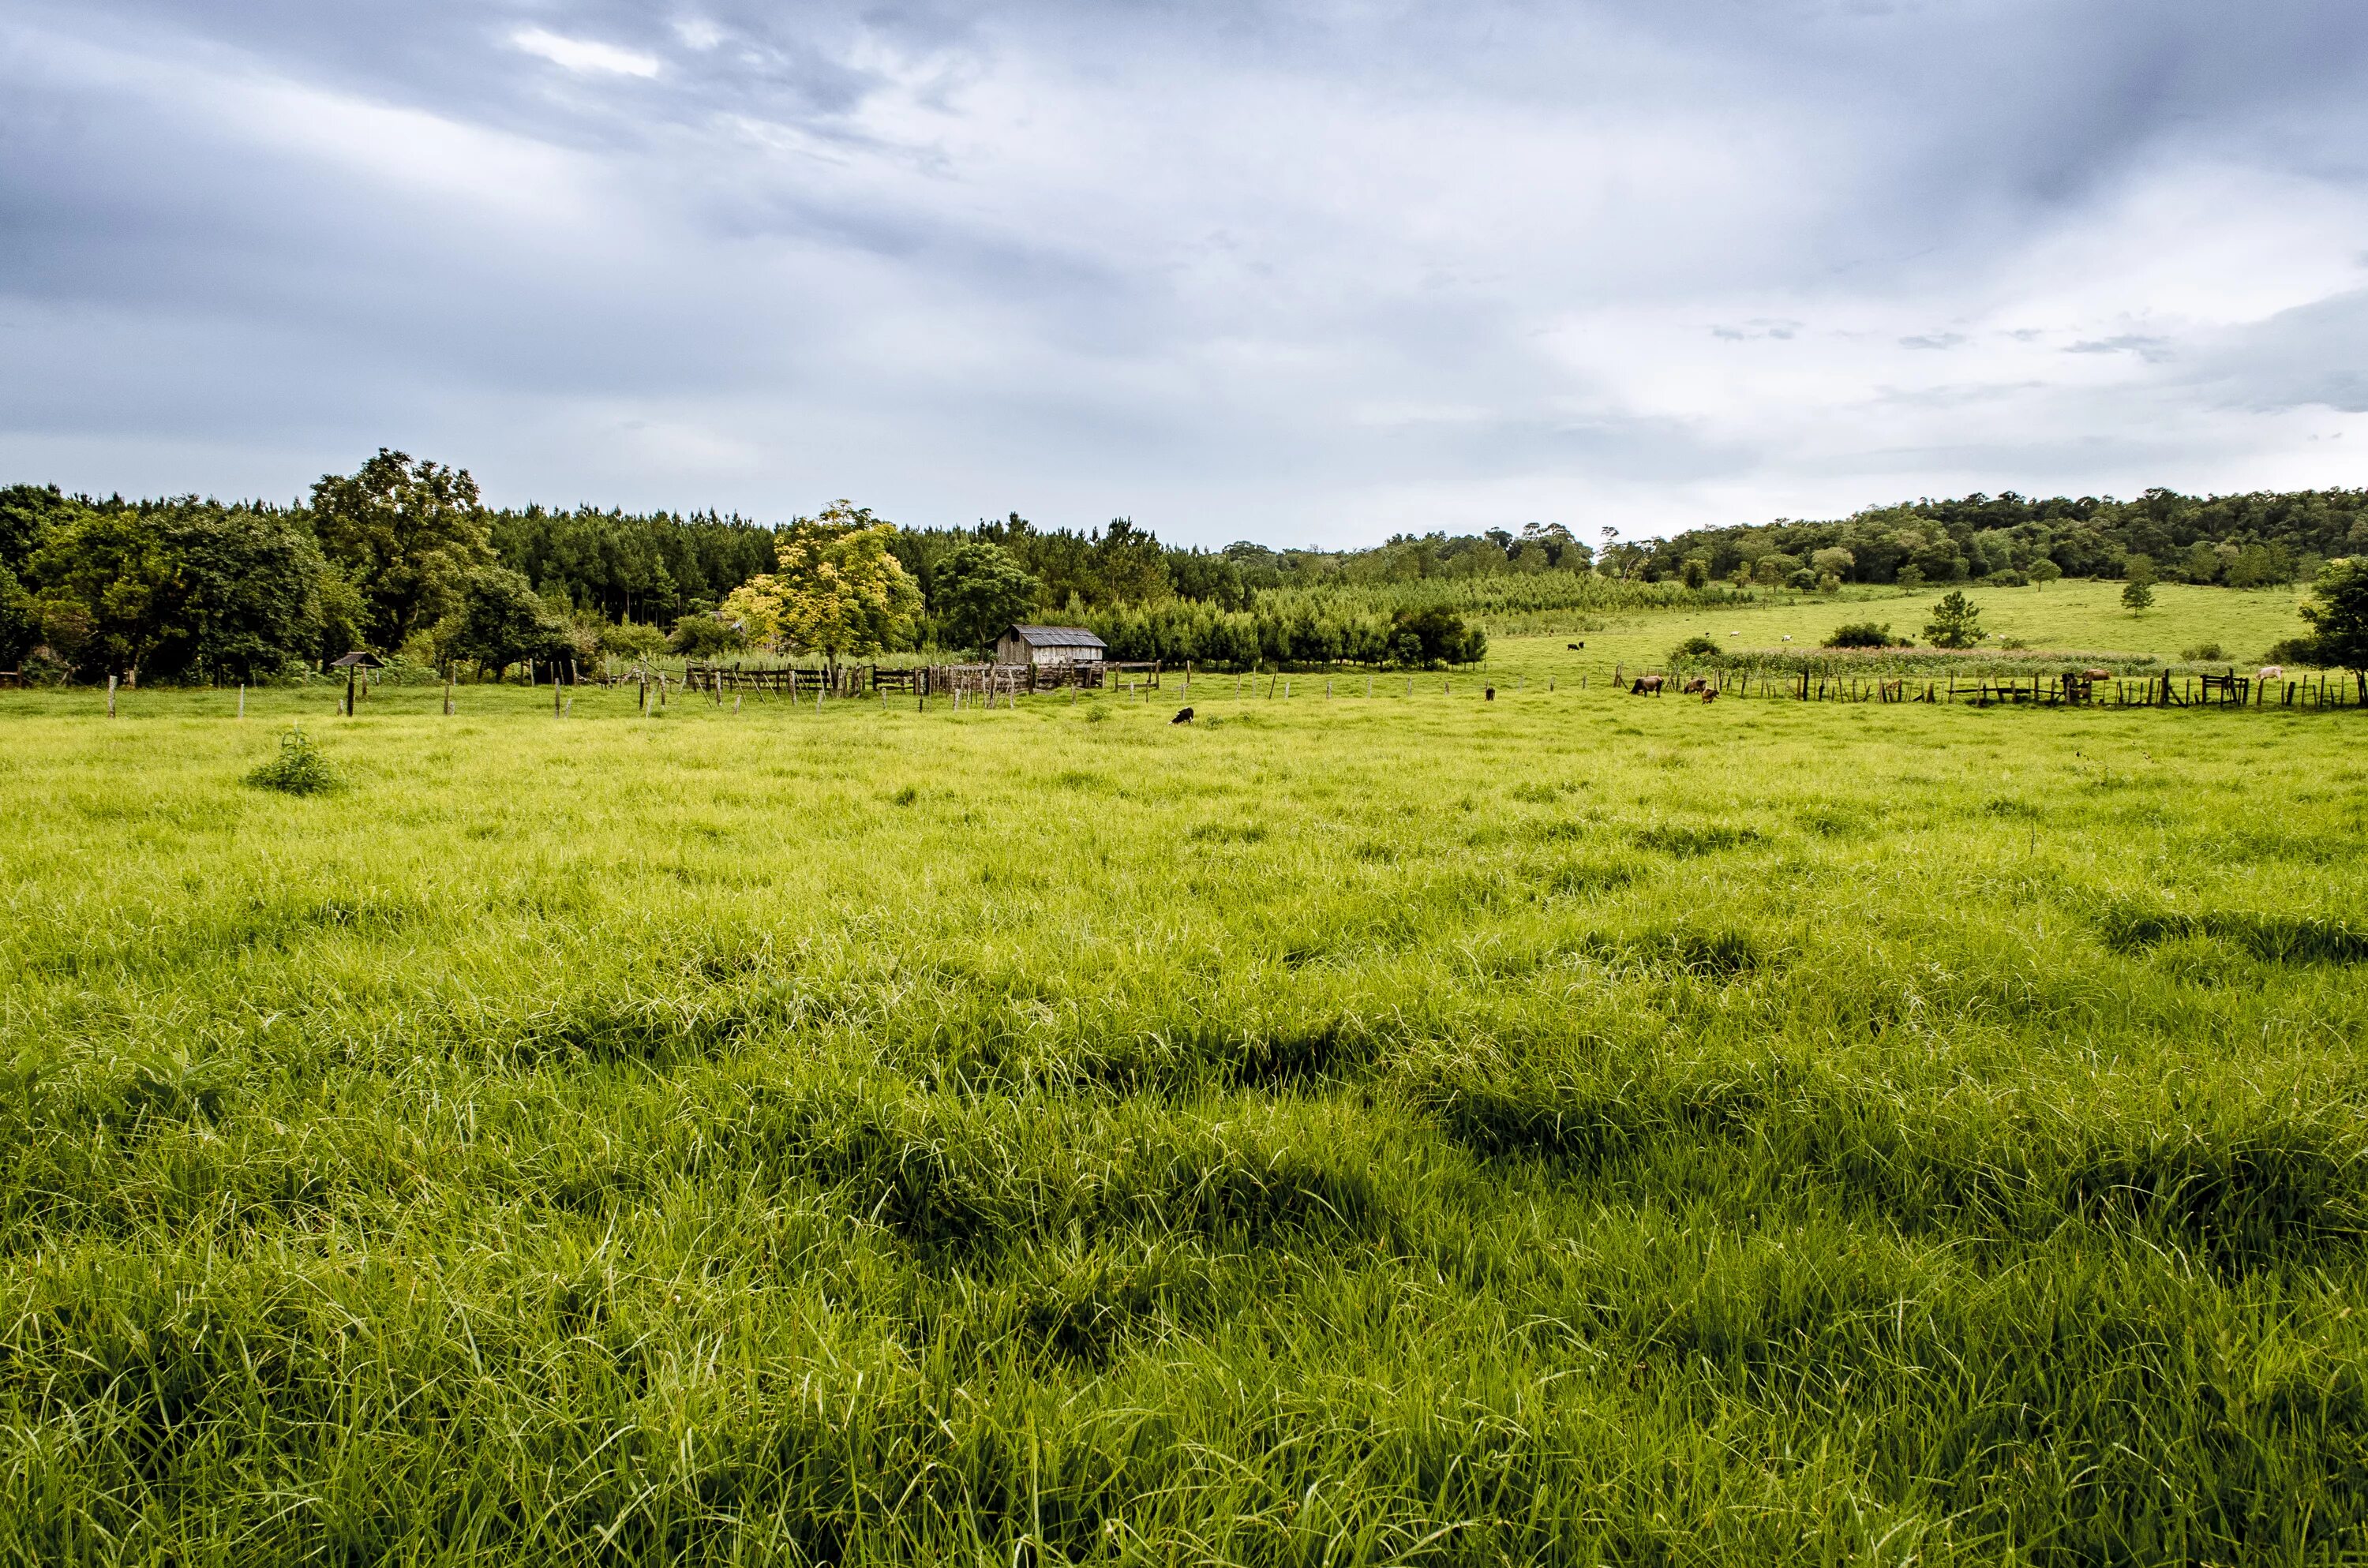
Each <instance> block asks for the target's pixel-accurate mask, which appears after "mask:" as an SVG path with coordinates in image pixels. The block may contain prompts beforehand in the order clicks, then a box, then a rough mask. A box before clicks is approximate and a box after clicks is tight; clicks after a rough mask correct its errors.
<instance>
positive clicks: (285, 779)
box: [246, 729, 338, 795]
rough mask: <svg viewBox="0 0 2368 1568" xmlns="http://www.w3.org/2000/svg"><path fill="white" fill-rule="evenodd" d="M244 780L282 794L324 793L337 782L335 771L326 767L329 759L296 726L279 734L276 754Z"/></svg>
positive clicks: (261, 788) (333, 787)
mask: <svg viewBox="0 0 2368 1568" xmlns="http://www.w3.org/2000/svg"><path fill="white" fill-rule="evenodd" d="M246 781H247V782H248V783H249V784H252V785H254V786H255V787H256V789H258V790H279V792H280V793H281V794H283V795H323V794H326V793H328V791H330V790H334V789H336V787H337V784H338V778H337V770H336V768H334V767H330V766H329V759H328V758H327V757H325V756H322V755H321V753H320V751H319V749H318V748H317V747H315V746H314V745H313V743H312V741H311V740H310V739H308V738H307V737H306V736H305V733H304V732H303V731H302V730H295V729H291V730H290V731H289V732H288V733H286V734H284V735H282V736H280V737H279V756H275V757H273V758H272V759H271V760H270V761H268V762H266V763H264V764H263V765H262V766H261V767H257V768H256V770H255V771H254V772H252V773H250V774H248V775H247V776H246Z"/></svg>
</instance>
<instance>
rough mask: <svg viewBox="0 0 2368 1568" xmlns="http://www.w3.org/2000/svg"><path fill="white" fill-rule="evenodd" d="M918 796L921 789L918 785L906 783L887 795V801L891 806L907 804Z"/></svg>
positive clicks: (919, 796)
mask: <svg viewBox="0 0 2368 1568" xmlns="http://www.w3.org/2000/svg"><path fill="white" fill-rule="evenodd" d="M920 798H921V791H920V789H919V787H918V786H916V785H912V784H907V785H905V787H904V788H903V789H902V790H897V791H896V792H895V793H894V794H893V795H891V796H889V797H888V803H889V804H890V805H892V806H909V805H911V804H912V803H913V802H914V801H917V800H919V799H920Z"/></svg>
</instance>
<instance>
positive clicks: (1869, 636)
mask: <svg viewBox="0 0 2368 1568" xmlns="http://www.w3.org/2000/svg"><path fill="white" fill-rule="evenodd" d="M1826 646H1827V647H1828V648H1905V647H1907V646H1909V643H1908V641H1907V638H1905V637H1894V636H1893V635H1892V634H1891V623H1890V622H1889V621H1884V623H1883V624H1882V625H1880V626H1877V625H1876V624H1875V623H1874V622H1873V621H1871V620H1853V621H1850V622H1849V623H1848V624H1847V625H1842V626H1837V627H1835V628H1834V634H1833V635H1832V636H1831V637H1828V638H1827V639H1826Z"/></svg>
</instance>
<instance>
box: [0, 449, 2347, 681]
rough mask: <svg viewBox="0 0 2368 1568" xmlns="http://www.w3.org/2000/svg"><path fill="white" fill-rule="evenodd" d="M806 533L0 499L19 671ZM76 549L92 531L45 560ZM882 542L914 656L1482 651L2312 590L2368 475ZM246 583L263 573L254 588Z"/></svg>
mask: <svg viewBox="0 0 2368 1568" xmlns="http://www.w3.org/2000/svg"><path fill="white" fill-rule="evenodd" d="M864 515H865V516H866V517H869V516H870V515H869V514H868V513H866V514H864ZM109 519H113V521H109ZM872 521H875V522H877V521H879V519H872ZM785 537H787V536H786V535H785V534H784V533H783V531H782V530H781V529H779V528H773V527H769V526H765V525H759V524H757V523H753V522H750V521H748V520H746V519H744V518H741V517H719V516H717V515H716V514H714V513H712V512H711V513H704V514H696V515H690V516H683V515H678V514H673V513H654V514H646V515H630V514H626V513H622V512H618V511H614V510H612V511H608V512H600V511H595V510H592V509H590V508H588V507H579V508H577V509H576V510H575V511H572V512H557V511H549V510H546V509H544V508H542V507H541V506H528V507H525V508H523V509H518V510H493V509H489V508H487V507H485V506H484V505H483V504H482V501H481V499H480V497H479V495H478V492H477V487H476V484H475V482H474V481H473V480H472V478H471V476H470V475H469V473H468V472H467V471H465V470H456V469H451V468H448V467H445V466H443V465H440V464H438V463H435V462H430V461H425V460H413V459H411V458H409V457H408V456H406V455H405V454H404V453H401V452H393V451H386V450H381V451H380V452H379V453H378V454H377V455H376V456H374V457H373V458H371V459H370V460H369V461H368V462H366V463H364V464H363V465H362V467H361V468H360V469H359V471H357V472H355V473H353V474H351V475H337V474H330V475H324V476H323V478H322V479H321V480H320V482H319V483H316V484H315V485H314V486H313V491H312V495H311V500H310V504H309V505H308V506H297V507H292V508H291V507H279V506H268V505H263V504H259V503H256V504H243V505H239V506H222V505H220V504H218V503H214V502H211V501H199V500H197V499H196V498H194V497H183V498H179V499H173V500H163V501H142V502H136V503H134V502H126V501H123V500H121V499H120V498H113V499H109V500H106V501H98V500H94V499H92V498H89V497H81V496H77V497H67V496H63V495H61V494H59V493H58V492H56V491H55V490H45V489H40V488H37V487H32V486H23V485H19V486H17V487H14V488H12V489H8V490H5V491H0V664H6V663H14V662H17V661H19V660H23V659H26V658H28V657H34V658H35V659H36V662H37V664H41V665H43V666H44V667H50V668H54V669H57V670H63V671H71V672H73V673H74V674H77V675H79V676H82V677H83V678H86V679H97V678H100V677H101V676H104V675H106V674H108V673H114V672H122V673H130V672H131V671H133V670H135V669H136V670H138V671H139V672H140V673H141V674H142V675H144V676H148V677H149V678H151V679H152V680H153V679H156V678H165V679H173V678H197V679H212V680H220V679H225V678H233V677H235V678H242V679H260V678H266V677H268V676H271V675H273V674H276V673H278V672H279V671H281V670H285V669H289V668H293V667H297V666H301V665H304V664H308V663H309V664H314V665H317V664H319V663H320V662H322V661H323V660H324V659H326V658H328V657H331V656H334V655H336V653H342V652H344V651H345V650H347V649H348V648H352V647H357V646H364V645H367V646H370V647H373V648H376V649H378V650H380V651H381V652H382V653H395V652H398V651H401V652H405V653H408V654H410V655H411V656H412V657H413V658H414V659H415V660H416V662H420V663H430V662H447V661H450V659H453V658H455V657H476V656H483V655H480V654H472V653H462V652H461V643H459V642H455V641H454V635H455V632H456V631H457V628H458V618H459V617H460V616H461V612H462V610H463V608H464V605H463V599H464V589H465V586H466V585H467V584H468V583H470V582H471V581H472V580H474V579H473V575H472V574H476V573H478V572H480V571H481V570H483V569H484V568H485V567H487V566H490V565H494V564H496V563H498V564H499V565H501V566H502V567H504V568H506V569H507V570H509V571H512V572H515V573H517V574H519V575H520V576H521V577H522V578H523V579H524V580H525V581H526V582H527V584H528V585H529V586H530V587H531V588H532V590H533V591H534V593H535V596H536V597H538V598H539V599H540V600H541V603H542V605H543V607H544V608H545V609H546V610H547V611H548V612H549V614H550V616H551V617H552V619H554V620H555V621H558V622H562V623H564V625H565V627H566V631H565V633H564V642H565V643H566V645H567V647H568V648H570V649H572V650H573V651H574V656H575V657H578V658H579V659H582V658H589V657H592V656H594V654H595V653H596V652H599V653H618V654H625V655H627V656H643V654H644V653H645V651H646V650H647V649H648V648H649V647H651V646H652V645H653V644H654V642H655V638H654V636H653V635H652V634H651V633H650V632H649V631H647V630H646V629H647V628H649V627H652V626H666V627H673V628H675V629H677V630H676V639H675V641H676V645H677V650H678V651H682V652H685V653H698V654H713V653H722V652H727V651H729V650H730V649H731V648H732V647H733V646H734V636H733V633H732V632H731V631H730V628H729V626H728V624H719V623H715V622H712V621H711V620H709V619H706V618H708V617H709V616H710V614H711V612H712V611H713V610H714V609H715V608H716V607H717V606H718V605H719V604H721V603H722V602H723V601H724V600H725V599H727V598H729V597H731V596H732V595H733V594H734V593H735V592H737V591H741V590H744V589H746V587H747V585H749V584H750V583H751V582H752V581H754V580H755V579H756V578H757V577H759V576H762V575H765V574H769V573H770V572H772V570H773V568H774V565H775V562H776V556H777V552H778V551H779V550H780V546H781V544H782V542H783V540H784V539H785ZM59 540H66V541H71V542H70V543H69V544H68V545H67V547H65V548H61V549H51V548H50V544H51V541H59ZM888 544H889V549H890V551H892V553H893V554H894V558H895V560H896V561H897V562H898V563H899V564H900V565H901V566H902V568H903V570H904V572H905V574H906V575H907V576H909V578H910V579H911V581H912V582H913V583H914V584H915V585H916V586H917V587H918V589H919V591H920V594H921V597H922V614H921V615H920V616H918V617H917V618H904V617H901V616H900V617H898V618H894V619H895V620H896V624H897V625H898V626H899V627H900V628H901V627H905V625H906V624H907V619H910V631H909V632H906V631H899V633H898V636H897V638H895V639H894V640H891V641H890V642H888V643H887V644H886V645H887V646H890V647H902V646H905V645H907V644H908V643H910V642H913V641H915V640H916V639H917V641H918V642H921V643H922V644H925V645H928V646H930V647H935V648H942V649H947V650H962V651H971V650H976V649H978V648H980V647H981V646H983V645H984V644H985V642H988V641H990V640H991V639H992V638H993V636H994V635H995V633H996V632H997V631H1000V630H1001V629H1002V627H1003V626H1004V625H1006V624H1008V623H1009V622H1011V621H1013V620H1021V619H1036V620H1051V621H1056V622H1070V623H1077V624H1083V625H1087V626H1090V627H1092V628H1093V629H1094V630H1096V631H1099V633H1100V634H1101V635H1102V636H1103V637H1104V638H1105V639H1106V640H1107V641H1109V642H1110V644H1111V646H1112V648H1113V650H1114V651H1116V653H1117V654H1118V656H1120V657H1121V658H1125V659H1164V660H1167V661H1169V662H1185V661H1190V662H1193V663H1196V664H1204V665H1253V664H1258V665H1312V664H1323V663H1334V662H1344V661H1345V662H1353V663H1360V664H1366V665H1405V664H1413V665H1430V664H1440V663H1446V664H1458V663H1467V662H1470V661H1472V660H1474V659H1476V658H1478V657H1480V656H1482V653H1483V652H1484V650H1485V645H1486V644H1485V638H1486V633H1488V632H1494V633H1496V634H1497V635H1500V636H1502V635H1520V634H1525V633H1536V632H1548V631H1559V632H1577V633H1583V632H1584V631H1587V630H1588V627H1589V626H1591V625H1593V624H1595V623H1596V622H1597V621H1598V620H1599V619H1600V618H1601V617H1603V616H1605V615H1608V614H1617V613H1621V612H1624V611H1628V610H1634V609H1639V608H1649V607H1653V606H1663V607H1676V606H1681V605H1689V604H1718V603H1732V602H1736V600H1738V599H1739V598H1745V597H1750V596H1751V595H1753V594H1765V593H1768V592H1770V591H1785V592H1793V593H1824V594H1827V595H1831V594H1834V593H1836V592H1839V590H1840V589H1841V588H1843V587H1844V586H1846V585H1852V584H1865V585H1898V586H1904V587H1907V588H1909V589H1911V590H1913V589H1919V588H1922V587H1924V586H1926V585H1943V586H1945V585H1952V584H1962V583H1971V582H1975V581H1979V582H1982V583H1984V584H1985V585H1988V586H1990V587H1993V588H1997V587H2015V586H2021V585H2025V584H2040V585H2044V584H2047V583H2051V582H2055V581H2056V580H2059V579H2061V578H2063V577H2066V576H2067V575H2068V576H2071V577H2076V578H2079V577H2110V578H2123V577H2127V578H2129V579H2131V580H2133V582H2134V584H2135V585H2138V586H2139V587H2141V588H2142V589H2144V590H2146V591H2150V590H2151V588H2152V586H2153V585H2154V584H2156V583H2157V582H2162V583H2172V584H2214V585H2228V586H2237V587H2260V586H2265V585H2283V584H2286V583H2290V582H2294V581H2298V580H2308V579H2309V578H2310V577H2311V576H2312V575H2313V574H2315V573H2316V571H2317V568H2318V566H2319V565H2320V564H2321V563H2322V562H2325V561H2327V560H2330V559H2341V558H2343V557H2345V556H2346V555H2347V554H2348V553H2349V552H2351V551H2360V550H2362V549H2368V492H2362V491H2349V490H2329V491H2323V492H2303V493H2295V494H2252V495H2239V496H2223V497H2203V498H2198V497H2192V496H2181V495H2178V494H2173V493H2171V492H2169V491H2160V490H2156V491H2148V492H2147V493H2146V494H2145V495H2143V496H2141V497H2139V498H2138V499H2137V500H2135V501H2130V502H2121V501H2114V500H2111V499H2106V500H2098V499H2095V498H2082V499H2078V500H2071V499H2066V498H2060V497H2059V498H2055V499H2052V500H2031V499H2027V498H2024V497H2021V496H2018V495H2014V494H2007V495H2001V496H1996V497H1991V496H1983V495H1974V496H1968V497H1965V498H1964V499H1963V500H1954V501H1929V500H1927V501H1918V502H1915V503H1913V504H1911V505H1905V506H1883V507H1876V508H1872V509H1870V510H1868V511H1865V512H1861V513H1858V514H1856V515H1854V516H1852V517H1849V518H1845V519H1841V520H1839V521H1831V522H1799V521H1793V520H1783V521H1780V522H1777V523H1774V524H1769V525H1760V526H1750V527H1736V528H1714V529H1705V530H1699V531H1695V532H1690V533H1685V534H1681V535H1679V536H1677V537H1676V538H1674V539H1671V540H1659V541H1656V540H1645V541H1641V542H1635V541H1622V540H1620V538H1619V536H1618V530H1617V529H1613V528H1606V529H1604V530H1602V542H1601V545H1600V547H1596V546H1590V545H1588V544H1586V543H1583V542H1581V541H1580V540H1578V539H1577V538H1576V537H1575V536H1574V535H1572V534H1571V533H1570V531H1569V530H1568V529H1566V528H1562V527H1560V526H1558V525H1549V524H1531V525H1529V526H1527V527H1525V528H1523V529H1521V530H1520V532H1519V533H1515V532H1513V531H1511V530H1509V529H1505V528H1494V529H1488V530H1486V531H1484V532H1481V533H1476V534H1464V535H1450V534H1447V533H1445V532H1435V533H1430V534H1424V535H1413V534H1401V535H1398V536H1395V537H1394V538H1392V539H1390V540H1387V541H1386V542H1385V543H1383V544H1381V545H1378V546H1375V547H1373V548H1372V549H1370V550H1361V551H1317V550H1275V549H1270V548H1268V547H1266V546H1264V545H1258V544H1254V543H1249V542H1240V543H1235V544H1233V545H1229V546H1227V547H1226V548H1225V549H1224V550H1223V551H1205V550H1198V549H1178V548H1174V547H1171V546H1167V545H1164V544H1162V543H1161V542H1160V540H1158V539H1157V538H1156V536H1155V535H1154V534H1153V533H1152V532H1151V531H1150V530H1149V529H1146V528H1141V527H1139V526H1137V525H1136V524H1135V523H1133V521H1132V520H1131V519H1129V518H1125V517H1120V518H1115V519H1113V520H1112V521H1111V522H1110V525H1109V526H1108V527H1107V528H1092V529H1086V530H1082V531H1081V530H1077V529H1072V528H1052V529H1046V528H1038V527H1036V526H1035V525H1034V524H1032V523H1030V521H1028V519H1026V518H1025V517H1020V516H1019V514H1017V513H1013V514H1010V515H1008V517H1004V518H1002V519H1000V520H987V521H982V522H980V523H978V524H976V525H975V526H972V527H964V528H898V529H896V530H895V531H894V534H893V536H891V537H890V538H889V540H888ZM246 574H253V575H254V576H255V577H256V581H255V582H253V583H252V584H247V583H243V582H235V581H233V579H235V578H238V577H241V576H244V575H246ZM2146 591H2140V592H2135V593H2134V594H2133V597H2134V598H2136V599H2144V598H2146V597H2147V592H2146ZM2133 608H2144V607H2143V606H2142V605H2134V606H2133ZM1432 612H1439V613H1438V614H1433V613H1432ZM687 618H689V619H687ZM1442 618H1443V619H1442ZM742 619H745V616H744V617H742ZM1451 620H1452V621H1454V622H1456V623H1459V626H1458V628H1457V629H1456V630H1452V631H1451V630H1450V626H1449V622H1450V621H1451ZM745 630H746V629H745V628H744V631H745ZM757 640H758V641H765V639H764V638H762V637H760V638H758V639H757ZM469 646H470V647H472V648H480V647H483V646H484V643H483V640H482V639H474V640H472V641H471V642H469ZM520 656H538V655H533V654H523V655H520Z"/></svg>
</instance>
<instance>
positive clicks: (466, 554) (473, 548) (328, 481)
mask: <svg viewBox="0 0 2368 1568" xmlns="http://www.w3.org/2000/svg"><path fill="white" fill-rule="evenodd" d="M313 528H315V529H316V530H317V531H318V532H319V534H320V539H321V548H322V549H323V551H325V552H326V553H327V555H328V558H329V562H330V563H331V564H332V565H334V566H336V568H337V570H338V571H339V572H341V573H343V574H345V575H346V577H347V579H348V580H349V581H350V582H351V583H352V584H353V585H354V587H355V589H356V590H357V592H358V593H359V596H360V598H361V603H362V608H363V618H362V631H363V632H364V634H365V635H366V636H367V637H368V639H369V640H370V642H372V643H373V644H375V645H376V646H378V647H381V648H393V647H396V646H398V645H399V644H400V643H401V642H403V640H404V638H406V637H408V636H410V635H411V634H412V633H413V632H414V631H420V630H422V629H424V628H426V627H427V626H429V625H432V624H433V623H435V622H436V621H437V620H438V619H441V618H442V617H443V616H445V615H446V614H448V613H450V611H451V610H452V609H453V608H456V607H457V606H458V605H459V603H460V599H461V592H462V589H463V587H464V585H466V584H467V582H468V580H469V576H470V574H471V573H472V572H474V571H476V570H477V569H478V568H480V567H484V566H490V565H492V564H493V561H494V553H493V548H492V546H491V544H490V543H489V542H488V540H487V535H486V516H485V511H484V507H483V506H481V505H480V504H479V502H478V498H477V482H476V481H475V480H473V479H472V478H470V477H469V471H468V470H467V469H451V468H446V467H444V466H443V465H442V464H440V463H434V462H429V461H427V460H426V459H421V460H417V461H414V460H412V458H411V457H410V456H409V455H408V454H406V453H404V452H397V451H390V450H388V449H386V448H384V447H381V448H380V449H379V450H378V455H377V456H376V457H374V458H372V459H370V461H368V462H366V463H364V464H362V466H361V468H360V469H359V471H358V472H354V473H351V474H335V473H328V474H323V475H322V476H321V480H320V483H317V484H315V485H313Z"/></svg>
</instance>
